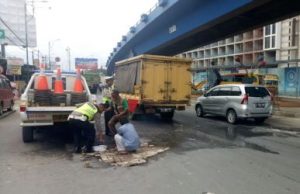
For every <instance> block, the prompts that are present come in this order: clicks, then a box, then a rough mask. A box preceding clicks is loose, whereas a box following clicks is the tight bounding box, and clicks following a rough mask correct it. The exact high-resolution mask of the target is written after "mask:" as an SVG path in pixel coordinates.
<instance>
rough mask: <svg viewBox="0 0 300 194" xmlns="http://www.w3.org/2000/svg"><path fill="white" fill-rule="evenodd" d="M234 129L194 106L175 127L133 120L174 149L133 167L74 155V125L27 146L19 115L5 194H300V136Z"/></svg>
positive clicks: (0, 144) (12, 124) (0, 189)
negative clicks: (86, 162)
mask: <svg viewBox="0 0 300 194" xmlns="http://www.w3.org/2000/svg"><path fill="white" fill-rule="evenodd" d="M268 123H269V124H264V125H262V126H257V125H255V124H254V122H251V121H248V122H246V123H240V124H237V125H235V126H232V125H229V124H227V123H226V122H225V120H224V119H222V118H214V117H205V118H197V117H196V116H195V114H194V111H193V110H192V109H190V110H187V111H183V112H178V113H176V116H175V118H174V122H163V121H161V120H160V119H159V118H158V117H155V116H150V117H143V118H140V120H138V121H134V124H135V125H136V127H137V129H138V132H139V134H140V136H141V137H142V138H143V140H148V141H151V142H152V143H153V144H157V145H167V146H170V150H169V151H167V152H166V153H163V154H161V155H158V156H155V157H154V158H152V159H150V160H149V161H148V163H147V164H144V165H141V166H135V167H111V166H108V165H105V164H103V163H101V162H99V161H96V160H95V161H91V166H90V168H86V167H85V165H84V162H83V161H81V159H80V155H74V154H72V152H71V150H72V142H71V140H70V138H68V134H67V133H63V131H64V130H66V129H67V128H68V126H67V125H61V126H58V127H56V128H51V127H50V128H47V130H46V132H45V131H44V132H43V131H41V132H40V133H38V134H37V136H36V141H35V142H34V143H31V144H24V143H23V142H22V139H21V129H20V127H19V115H18V113H17V112H15V113H13V114H11V115H8V116H6V117H4V118H1V119H0V161H1V162H0V193H22V194H27V193H28V194H32V193H39V194H40V193H57V194H60V193H62V194H63V193H89V194H90V193H102V194H103V193H110V194H112V193H128V194H132V193H145V194H147V193H149V194H150V193H151V194H153V193H164V194H166V193H172V194H177V193H178V194H182V193H197V194H198V193H199V194H202V193H206V192H211V193H215V194H244V193H245V194H248V193H249V194H250V193H251V194H253V193H264V194H265V193H270V194H275V193H278V194H284V193H291V194H298V193H300V139H299V133H298V132H296V129H294V131H291V132H290V131H284V130H280V128H278V126H276V125H272V123H276V122H272V120H271V122H270V121H269V122H268Z"/></svg>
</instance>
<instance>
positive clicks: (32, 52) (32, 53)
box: [31, 50, 34, 65]
mask: <svg viewBox="0 0 300 194" xmlns="http://www.w3.org/2000/svg"><path fill="white" fill-rule="evenodd" d="M31 55H32V56H31V58H32V65H34V50H32V51H31Z"/></svg>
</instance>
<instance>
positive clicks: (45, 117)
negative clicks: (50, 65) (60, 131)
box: [20, 72, 96, 143]
mask: <svg viewBox="0 0 300 194" xmlns="http://www.w3.org/2000/svg"><path fill="white" fill-rule="evenodd" d="M39 75H40V73H34V74H33V75H32V77H31V79H30V81H29V83H28V85H27V87H26V89H25V91H24V93H23V94H22V95H21V99H20V100H21V102H20V117H21V124H20V125H21V127H22V137H23V141H24V142H25V143H27V142H32V141H33V140H34V129H35V128H37V127H41V126H51V125H54V124H55V123H58V122H66V121H67V118H68V115H69V114H70V113H71V112H72V111H73V110H75V108H76V105H75V104H74V102H73V101H72V97H73V95H74V94H73V92H72V90H73V86H74V82H75V79H76V74H75V73H62V75H61V78H62V80H63V83H64V88H65V90H64V95H65V99H66V100H65V103H61V104H59V105H57V104H56V105H52V104H51V103H50V104H48V105H40V104H39V103H37V102H35V92H36V90H35V89H34V88H35V86H36V84H37V79H38V76H39ZM45 76H46V77H47V81H48V84H49V87H50V88H49V89H50V90H49V92H53V88H54V80H55V77H56V74H55V73H54V72H45ZM81 79H82V84H83V88H84V91H83V94H81V96H84V99H86V100H85V101H89V102H93V103H94V102H95V99H96V98H95V96H94V95H92V94H91V93H90V90H89V88H88V85H87V83H86V80H85V78H84V77H83V76H81ZM73 98H75V97H73ZM50 101H51V95H50V96H49V102H50ZM81 103H83V102H81Z"/></svg>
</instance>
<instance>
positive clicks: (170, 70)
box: [115, 55, 192, 109]
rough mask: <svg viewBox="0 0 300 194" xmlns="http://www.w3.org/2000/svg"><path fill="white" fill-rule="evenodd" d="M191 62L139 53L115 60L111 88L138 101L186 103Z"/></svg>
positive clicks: (188, 93) (182, 104)
mask: <svg viewBox="0 0 300 194" xmlns="http://www.w3.org/2000/svg"><path fill="white" fill-rule="evenodd" d="M191 63H192V61H191V60H188V59H182V58H178V57H166V56H157V55H140V56H137V57H133V58H130V59H126V60H122V61H119V62H117V63H116V67H115V88H116V89H117V90H119V91H120V93H122V94H123V96H125V97H126V98H127V99H135V100H138V103H139V104H143V105H152V106H154V107H155V106H161V107H162V106H164V107H176V108H177V109H178V106H185V105H187V104H189V101H190V95H191V85H190V83H191V73H190V71H189V68H190V66H191Z"/></svg>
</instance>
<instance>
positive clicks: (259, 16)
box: [107, 0, 300, 73]
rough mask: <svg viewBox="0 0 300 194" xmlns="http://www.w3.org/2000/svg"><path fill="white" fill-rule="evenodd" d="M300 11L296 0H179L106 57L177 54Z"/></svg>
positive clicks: (110, 64)
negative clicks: (111, 54)
mask: <svg viewBox="0 0 300 194" xmlns="http://www.w3.org/2000/svg"><path fill="white" fill-rule="evenodd" d="M299 13H300V2H299V0H277V1H275V0H238V1H237V0H179V1H178V2H177V3H175V4H174V5H173V6H172V7H169V8H168V9H167V10H165V11H164V12H162V13H161V14H160V15H159V16H158V17H157V18H156V19H155V20H153V21H152V22H151V23H149V24H148V25H147V26H145V27H144V28H143V29H142V30H140V31H139V32H137V33H136V35H135V36H134V37H133V38H132V39H130V40H129V41H128V42H127V43H125V44H124V45H123V46H122V47H121V48H119V50H117V52H116V53H115V54H114V55H113V57H112V58H111V60H110V61H108V64H107V65H108V71H109V72H111V73H112V72H113V69H114V63H115V62H116V61H119V60H122V59H125V58H128V57H130V56H132V55H140V54H156V55H168V56H172V55H176V54H178V53H182V52H184V51H188V50H191V49H194V48H197V47H200V46H204V45H207V44H209V43H212V42H215V41H218V40H220V39H224V38H226V37H229V36H232V35H234V34H238V33H241V32H245V31H248V30H250V29H253V28H257V27H260V26H263V25H266V24H269V23H273V22H276V21H279V20H282V19H285V18H289V17H292V16H295V15H297V14H299Z"/></svg>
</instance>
